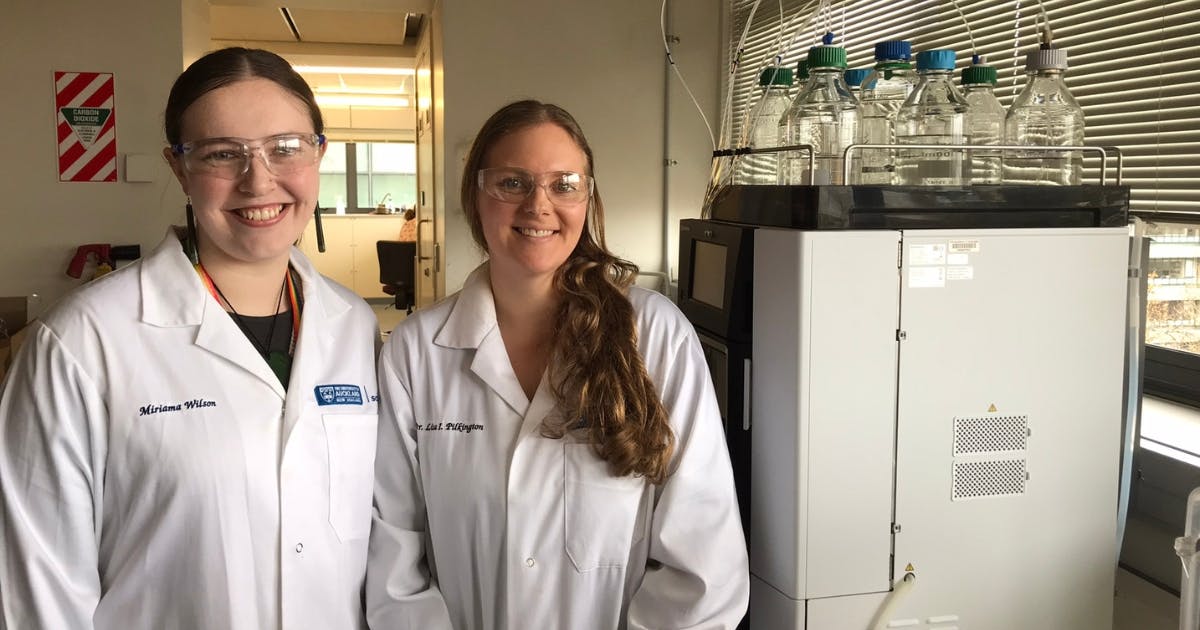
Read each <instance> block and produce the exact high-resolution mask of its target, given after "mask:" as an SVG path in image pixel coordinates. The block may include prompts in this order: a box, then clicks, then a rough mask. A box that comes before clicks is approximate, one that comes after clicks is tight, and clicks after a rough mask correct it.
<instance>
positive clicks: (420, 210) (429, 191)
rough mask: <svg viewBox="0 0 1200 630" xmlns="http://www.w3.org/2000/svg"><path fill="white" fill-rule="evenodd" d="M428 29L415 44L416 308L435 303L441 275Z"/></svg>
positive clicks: (430, 36)
mask: <svg viewBox="0 0 1200 630" xmlns="http://www.w3.org/2000/svg"><path fill="white" fill-rule="evenodd" d="M432 31H433V29H432V28H429V27H428V26H426V28H425V29H424V32H423V33H422V34H421V40H420V43H418V44H417V68H416V71H417V283H416V302H417V308H423V307H426V306H429V305H430V304H433V303H434V302H436V301H437V299H438V295H437V287H438V275H439V274H440V273H441V270H442V269H441V262H440V258H441V245H440V243H438V240H437V234H438V229H437V227H438V225H437V221H438V216H439V214H440V213H439V212H438V211H437V196H436V195H434V168H435V164H436V157H437V156H436V154H435V152H434V134H433V103H434V95H433V64H432V51H433V45H432V41H433V39H432Z"/></svg>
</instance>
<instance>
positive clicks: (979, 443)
mask: <svg viewBox="0 0 1200 630" xmlns="http://www.w3.org/2000/svg"><path fill="white" fill-rule="evenodd" d="M1028 443H1029V416H981V417H975V418H955V419H954V456H955V457H958V456H960V455H978V454H981V453H1006V452H1012V451H1023V450H1025V449H1026V448H1027V447H1028Z"/></svg>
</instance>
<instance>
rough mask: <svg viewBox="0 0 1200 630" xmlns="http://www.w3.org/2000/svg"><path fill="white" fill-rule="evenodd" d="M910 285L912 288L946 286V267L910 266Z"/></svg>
mask: <svg viewBox="0 0 1200 630" xmlns="http://www.w3.org/2000/svg"><path fill="white" fill-rule="evenodd" d="M908 286H909V287H912V288H929V287H944V286H946V268H945V267H909V268H908Z"/></svg>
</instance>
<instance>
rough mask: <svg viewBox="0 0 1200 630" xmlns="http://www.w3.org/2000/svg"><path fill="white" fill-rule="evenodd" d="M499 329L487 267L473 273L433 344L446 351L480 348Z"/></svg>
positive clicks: (480, 266)
mask: <svg viewBox="0 0 1200 630" xmlns="http://www.w3.org/2000/svg"><path fill="white" fill-rule="evenodd" d="M495 328H496V301H495V298H494V297H493V296H492V281H491V279H490V278H489V277H488V265H487V263H484V264H482V265H479V266H478V267H476V268H475V270H474V271H472V272H471V273H470V274H469V275H468V276H467V279H466V281H465V282H463V288H462V291H460V292H459V294H458V300H456V301H455V303H454V307H453V309H452V310H451V311H450V316H449V317H447V318H446V323H445V325H443V326H442V329H441V330H440V331H438V334H437V336H436V337H434V338H433V343H434V344H436V345H439V346H442V347H445V348H459V349H470V348H478V347H479V345H480V344H481V343H482V342H483V340H484V338H485V337H487V336H488V334H489V333H491V332H492V330H493V329H495Z"/></svg>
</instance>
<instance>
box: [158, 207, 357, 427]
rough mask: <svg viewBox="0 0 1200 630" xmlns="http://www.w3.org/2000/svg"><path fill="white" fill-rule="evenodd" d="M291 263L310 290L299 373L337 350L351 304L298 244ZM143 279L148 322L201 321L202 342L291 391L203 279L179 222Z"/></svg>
mask: <svg viewBox="0 0 1200 630" xmlns="http://www.w3.org/2000/svg"><path fill="white" fill-rule="evenodd" d="M291 264H292V267H293V268H294V269H295V270H296V272H297V274H298V275H299V276H300V280H301V286H302V287H303V296H304V312H303V315H302V319H301V322H300V338H299V339H298V340H297V344H296V354H295V360H294V361H293V364H292V370H293V375H295V373H296V372H297V371H298V370H304V369H318V368H319V366H317V365H307V363H306V362H304V361H301V360H300V359H301V356H302V355H303V354H309V353H311V354H314V355H315V356H331V355H332V352H331V348H332V346H333V343H334V342H333V333H334V331H335V330H336V327H337V323H336V320H337V319H338V318H339V317H341V316H343V315H345V314H346V313H348V312H349V311H350V308H351V306H350V303H348V302H347V301H346V300H345V299H344V298H342V297H341V296H340V295H338V294H337V293H336V292H335V291H334V290H333V289H332V288H330V287H329V285H328V284H327V283H325V282H324V281H323V280H321V278H320V275H319V274H318V273H317V272H316V270H315V269H314V268H313V266H312V264H311V263H310V262H309V261H308V260H307V259H306V258H305V257H304V256H303V255H302V254H300V252H299V251H298V250H296V249H295V248H292V252H291ZM140 281H141V289H142V321H143V322H144V323H146V324H149V325H151V326H161V327H180V326H198V327H199V329H198V330H197V331H196V345H198V346H200V347H202V348H205V349H206V350H208V351H210V352H212V353H213V354H216V355H217V356H220V357H222V358H224V359H227V360H229V361H230V362H232V363H234V364H236V365H238V366H240V367H242V368H243V369H245V370H246V371H248V372H250V373H251V374H253V375H254V376H256V377H258V378H259V379H261V380H262V381H264V382H266V383H267V384H268V385H270V386H271V388H272V389H274V390H275V393H276V394H278V395H279V397H280V398H281V399H282V398H284V397H285V395H286V392H285V391H284V388H283V386H282V385H281V384H280V383H279V379H278V378H277V377H276V376H275V374H274V373H273V372H272V371H271V368H270V367H268V366H267V364H266V362H265V361H263V360H262V357H261V356H259V354H258V351H257V350H256V349H255V348H254V346H252V345H251V344H250V342H249V340H248V339H246V337H245V334H244V333H243V332H242V331H241V330H240V329H239V328H238V327H237V324H236V323H234V321H233V320H232V319H231V318H230V317H229V314H228V313H226V312H225V309H223V308H221V305H220V304H218V303H217V301H216V299H215V298H213V297H212V295H211V294H209V292H208V289H206V288H205V287H204V285H203V283H201V281H200V276H199V275H198V274H197V273H196V270H195V268H194V267H193V266H192V264H191V262H190V261H188V259H187V256H186V255H184V253H183V247H182V245H181V243H180V240H179V236H178V235H177V233H176V231H175V228H171V229H169V230H168V231H167V236H166V237H165V238H164V239H163V241H162V242H161V243H160V244H159V245H158V247H157V248H155V250H154V252H153V253H152V254H151V255H150V256H149V257H148V258H146V259H145V260H144V261H143V262H142V268H141V275H140ZM309 348H311V350H308V349H309ZM308 363H311V362H308ZM296 411H297V412H298V411H299V409H297V410H296Z"/></svg>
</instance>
